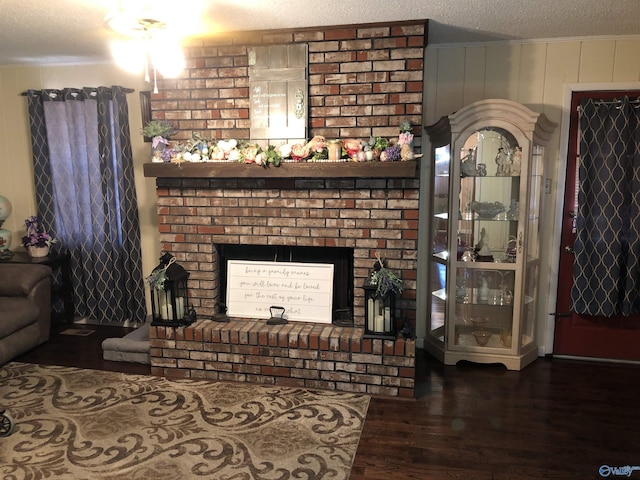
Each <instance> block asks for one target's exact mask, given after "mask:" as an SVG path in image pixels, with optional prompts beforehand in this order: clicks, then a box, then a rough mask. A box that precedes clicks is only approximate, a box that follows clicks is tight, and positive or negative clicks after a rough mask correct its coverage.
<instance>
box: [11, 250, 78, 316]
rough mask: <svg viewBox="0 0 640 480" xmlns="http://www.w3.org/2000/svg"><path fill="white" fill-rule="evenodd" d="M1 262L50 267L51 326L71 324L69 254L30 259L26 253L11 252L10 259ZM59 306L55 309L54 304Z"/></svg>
mask: <svg viewBox="0 0 640 480" xmlns="http://www.w3.org/2000/svg"><path fill="white" fill-rule="evenodd" d="M2 262H10V263H40V264H42V265H47V266H49V267H51V270H52V274H51V325H55V324H59V323H73V317H74V313H75V311H74V306H73V285H72V283H71V253H69V252H68V251H63V252H60V253H50V254H49V255H48V256H46V257H41V258H32V257H31V256H29V254H28V253H27V252H13V256H12V257H11V258H7V259H3V260H2ZM57 303H59V304H61V307H62V308H61V309H60V310H59V309H57V308H55V307H56V304H57Z"/></svg>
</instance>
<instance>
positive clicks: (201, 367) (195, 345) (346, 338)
mask: <svg viewBox="0 0 640 480" xmlns="http://www.w3.org/2000/svg"><path fill="white" fill-rule="evenodd" d="M362 336H363V329H362V328H349V327H337V326H332V325H324V324H310V323H302V322H296V323H289V324H286V325H267V324H266V322H265V321H261V320H253V319H234V320H232V321H230V322H229V323H218V322H213V321H211V320H199V321H198V322H196V323H195V324H193V325H191V326H189V327H184V328H170V327H151V329H150V342H151V358H152V373H153V374H155V375H161V376H166V377H171V378H207V379H214V380H230V381H240V382H253V383H262V384H270V385H282V386H293V387H306V388H321V389H327V390H340V391H347V392H360V393H371V394H376V395H387V396H401V397H412V396H413V395H414V376H415V358H414V357H415V342H414V341H413V340H405V339H397V340H395V341H393V340H378V339H371V338H362Z"/></svg>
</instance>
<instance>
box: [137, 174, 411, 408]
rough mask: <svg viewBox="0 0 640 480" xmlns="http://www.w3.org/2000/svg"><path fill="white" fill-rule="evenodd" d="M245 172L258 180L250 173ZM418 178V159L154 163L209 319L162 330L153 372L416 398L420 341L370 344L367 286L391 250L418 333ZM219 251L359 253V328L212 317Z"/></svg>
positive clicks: (176, 239)
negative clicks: (267, 165)
mask: <svg viewBox="0 0 640 480" xmlns="http://www.w3.org/2000/svg"><path fill="white" fill-rule="evenodd" d="M309 167H311V168H313V169H314V171H305V172H304V173H300V175H304V178H296V177H297V175H298V174H295V173H293V174H292V173H291V172H292V171H295V170H296V169H301V168H304V169H307V170H308V169H309ZM355 167H359V169H356V168H355ZM389 167H394V169H393V171H392V170H391V169H390V168H389ZM212 169H214V170H216V173H215V174H212V171H211V170H212ZM229 169H232V170H233V172H232V173H229V172H228V170H229ZM238 169H241V170H239V171H241V172H242V174H243V175H246V176H248V177H249V178H238V174H237V173H234V172H236V171H237V170H238ZM379 169H383V170H384V171H380V170H379ZM341 170H342V171H341ZM416 171H417V168H416V165H415V162H402V165H400V164H396V165H392V164H386V165H385V164H381V163H379V162H378V164H377V165H374V164H366V165H357V164H340V163H339V164H335V165H327V164H323V165H315V166H314V165H308V164H307V165H303V164H285V165H283V166H282V167H280V168H271V169H268V170H264V169H262V168H261V167H258V166H255V165H241V164H237V165H236V164H234V165H229V164H193V165H183V166H182V167H178V166H176V165H172V164H147V165H145V174H146V175H147V176H155V177H157V179H156V183H157V202H158V214H159V224H160V232H161V240H162V243H163V249H164V250H165V251H169V252H171V253H172V254H173V255H174V256H175V257H176V259H177V260H178V262H180V264H181V265H182V266H183V267H184V268H185V269H186V270H187V271H188V272H189V273H190V277H189V291H190V295H191V304H192V305H193V306H194V307H195V309H196V311H197V314H198V317H199V319H198V321H197V322H196V323H195V324H194V325H192V326H190V327H186V328H172V327H152V329H151V330H152V331H151V347H152V348H151V357H152V360H151V365H152V373H154V374H157V375H163V376H173V377H191V378H194V377H195V378H200V377H206V378H215V379H228V380H237V381H254V382H259V383H272V384H279V385H281V384H282V385H295V386H306V387H313V388H325V389H331V390H343V391H357V392H369V393H373V394H382V395H392V396H412V395H413V389H414V373H415V372H414V352H415V343H414V341H413V340H412V339H405V338H402V337H401V336H399V338H397V339H396V340H383V339H376V338H373V339H372V338H364V328H363V327H364V290H363V288H362V286H363V283H364V280H365V278H366V277H367V276H368V275H369V273H370V271H371V269H372V267H373V265H374V263H375V259H376V253H378V254H380V255H381V257H382V258H383V259H385V261H386V264H387V266H388V267H389V268H391V269H393V270H395V271H397V272H398V273H399V274H400V275H401V277H402V279H403V281H404V285H405V289H404V292H403V294H402V296H401V297H400V298H398V299H397V300H396V310H397V311H396V317H397V319H398V322H397V328H398V330H400V329H401V328H402V327H404V326H406V327H408V328H409V329H410V330H411V329H413V328H414V327H415V298H416V265H417V233H418V188H419V180H418V179H417V178H416ZM221 172H222V173H221ZM221 175H222V176H225V175H231V176H229V178H220V177H221ZM288 175H293V176H292V177H288ZM375 175H378V176H377V177H376V176H375ZM219 244H226V245H243V244H244V245H290V246H314V247H321V248H325V249H326V255H327V256H331V249H332V248H335V247H347V248H349V249H353V256H354V259H353V266H354V268H353V276H354V278H353V285H354V292H353V326H337V325H326V324H313V323H304V322H290V323H289V324H287V325H266V319H265V320H255V319H232V321H231V322H230V323H218V322H215V321H213V320H211V319H210V317H211V316H212V315H214V313H215V306H216V304H217V303H218V302H219V301H220V300H221V297H222V296H221V292H220V289H219V278H218V268H219V265H218V255H217V251H216V249H215V246H216V245H219Z"/></svg>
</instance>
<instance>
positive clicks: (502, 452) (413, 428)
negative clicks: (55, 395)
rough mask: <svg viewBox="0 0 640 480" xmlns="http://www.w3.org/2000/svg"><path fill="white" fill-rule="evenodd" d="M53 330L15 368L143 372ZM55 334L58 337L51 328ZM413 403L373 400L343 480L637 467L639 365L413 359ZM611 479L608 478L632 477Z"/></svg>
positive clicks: (510, 477)
mask: <svg viewBox="0 0 640 480" xmlns="http://www.w3.org/2000/svg"><path fill="white" fill-rule="evenodd" d="M73 328H87V329H93V330H95V331H94V333H93V334H91V335H89V336H88V337H74V336H67V335H60V334H59V333H53V334H52V338H51V340H50V341H49V342H48V343H47V344H45V345H43V346H40V347H38V348H36V349H35V350H33V351H32V352H29V353H28V354H26V355H23V356H21V357H19V358H17V359H16V360H17V361H23V362H34V363H42V364H58V365H69V366H78V367H83V368H92V369H104V370H111V371H122V372H126V373H149V367H148V366H146V365H136V364H124V363H118V362H107V361H103V360H102V350H101V347H100V345H101V343H102V340H103V339H104V338H108V337H118V336H123V335H125V334H126V333H127V332H128V331H129V330H128V329H124V328H116V327H104V326H101V327H96V326H91V325H87V326H74V327H73ZM60 329H61V328H59V329H58V330H60ZM417 366H418V378H417V383H418V386H417V391H418V398H416V399H414V400H407V399H396V398H382V397H374V398H372V400H371V406H370V408H369V413H368V415H367V421H366V423H365V426H364V430H363V432H362V438H361V440H360V444H359V446H358V451H357V454H356V458H355V462H354V466H353V469H352V471H351V477H350V479H351V480H364V479H367V480H395V479H421V480H445V479H446V480H451V479H464V480H484V479H493V480H501V479H504V480H520V479H558V480H565V479H567V480H568V479H580V480H583V479H590V478H596V479H597V478H605V477H604V473H606V472H604V471H603V475H601V474H600V473H599V469H600V468H601V466H603V465H606V466H610V467H624V466H630V467H633V466H639V467H640V414H639V412H638V411H639V408H640V366H638V365H619V364H609V363H596V362H586V361H572V360H560V359H553V360H551V359H538V360H537V361H536V362H534V363H533V364H532V365H530V366H528V367H527V368H525V369H524V370H522V371H521V372H509V371H507V370H506V369H504V367H501V366H486V365H474V364H463V365H458V366H455V367H451V366H443V365H441V364H440V363H438V362H437V361H436V360H434V359H433V358H432V357H430V356H429V355H428V354H426V353H425V352H423V351H418V357H417ZM630 473H631V474H630V476H628V477H627V476H624V477H623V476H621V475H615V474H613V473H612V474H610V476H609V477H610V478H632V479H633V478H638V479H640V470H631V472H630Z"/></svg>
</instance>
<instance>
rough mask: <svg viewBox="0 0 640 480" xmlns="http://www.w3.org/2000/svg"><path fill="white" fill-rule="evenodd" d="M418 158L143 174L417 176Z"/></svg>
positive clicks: (160, 168) (156, 166)
mask: <svg viewBox="0 0 640 480" xmlns="http://www.w3.org/2000/svg"><path fill="white" fill-rule="evenodd" d="M417 167H418V161H417V160H411V161H407V162H340V163H328V162H327V163H324V162H301V163H282V164H280V166H279V167H269V168H263V167H260V166H258V165H246V164H244V163H222V162H206V163H183V164H182V165H177V164H174V163H145V164H144V176H145V177H158V178H416V177H417V175H418V168H417Z"/></svg>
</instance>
